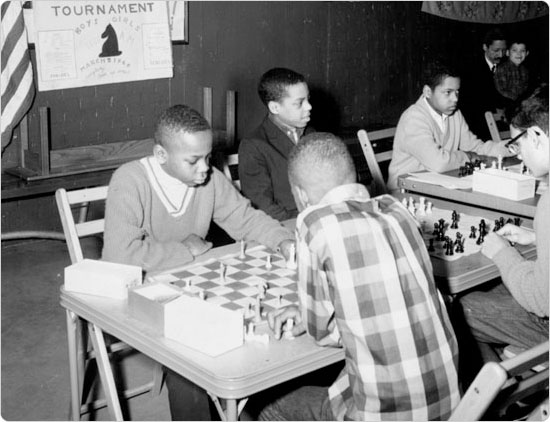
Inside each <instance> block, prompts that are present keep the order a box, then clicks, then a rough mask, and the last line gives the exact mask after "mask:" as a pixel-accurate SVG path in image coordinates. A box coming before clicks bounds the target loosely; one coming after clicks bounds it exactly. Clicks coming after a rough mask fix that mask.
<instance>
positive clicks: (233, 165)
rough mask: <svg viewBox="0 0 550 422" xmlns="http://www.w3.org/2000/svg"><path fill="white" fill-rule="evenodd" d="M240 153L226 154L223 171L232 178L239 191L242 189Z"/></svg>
mask: <svg viewBox="0 0 550 422" xmlns="http://www.w3.org/2000/svg"><path fill="white" fill-rule="evenodd" d="M238 167H239V154H229V155H226V156H225V159H224V161H223V173H224V174H225V176H226V177H227V178H228V179H229V180H231V182H232V183H233V186H235V187H236V188H237V189H238V190H239V191H240V190H241V181H240V180H239V172H238Z"/></svg>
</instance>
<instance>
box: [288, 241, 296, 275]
mask: <svg viewBox="0 0 550 422" xmlns="http://www.w3.org/2000/svg"><path fill="white" fill-rule="evenodd" d="M289 255H290V256H289V258H288V261H286V267H287V268H288V269H289V270H295V269H296V268H297V265H296V245H295V244H294V243H293V244H292V245H290V249H289Z"/></svg>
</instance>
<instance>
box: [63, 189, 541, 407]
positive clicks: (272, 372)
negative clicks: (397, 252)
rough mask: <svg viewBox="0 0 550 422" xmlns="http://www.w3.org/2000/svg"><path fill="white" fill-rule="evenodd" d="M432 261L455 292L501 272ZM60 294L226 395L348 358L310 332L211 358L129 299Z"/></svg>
mask: <svg viewBox="0 0 550 422" xmlns="http://www.w3.org/2000/svg"><path fill="white" fill-rule="evenodd" d="M415 198H416V199H417V198H418V195H416V196H415ZM433 204H434V207H438V208H443V209H449V210H457V211H459V212H463V213H468V214H470V215H479V216H480V217H483V218H491V219H495V218H498V217H500V216H504V217H505V218H507V217H508V216H510V215H507V214H503V213H501V212H493V211H488V210H484V209H480V208H476V207H472V206H465V205H462V204H456V203H453V202H449V201H444V200H434V202H433ZM293 223H294V220H291V221H289V222H285V225H287V226H291V225H293ZM522 225H526V226H527V227H532V221H531V220H525V221H523V222H522ZM251 246H253V245H251ZM518 249H520V252H522V254H523V255H524V256H526V257H527V258H532V257H534V256H536V250H535V247H534V246H529V247H523V246H520V247H519V248H518ZM238 251H239V244H238V243H233V244H230V245H226V246H222V247H218V248H215V249H212V250H210V251H208V252H207V253H205V254H204V255H203V256H202V257H201V260H200V261H197V262H194V263H192V264H191V265H195V264H197V263H198V262H202V261H206V260H209V259H211V258H220V257H222V256H225V255H227V254H230V253H237V252H238ZM432 264H433V268H434V275H435V276H436V280H437V282H438V284H443V285H440V288H442V289H443V290H447V291H448V292H450V293H457V292H460V291H463V290H465V289H468V288H470V287H473V286H476V285H478V284H480V283H483V282H486V281H489V280H491V279H493V278H495V277H497V276H498V275H499V272H498V268H497V267H496V266H495V265H494V264H493V263H492V261H491V260H489V259H488V258H486V257H485V256H483V255H482V254H481V253H480V252H478V253H475V254H472V255H468V256H464V257H462V258H460V259H458V260H455V261H445V260H441V259H437V258H433V259H432ZM180 268H181V267H180ZM175 270H176V269H174V270H172V271H175ZM169 272H171V271H164V273H169ZM157 274H158V273H157ZM60 299H61V305H62V306H63V307H65V308H67V309H69V310H71V311H73V312H75V313H76V314H77V315H79V316H80V317H82V318H84V319H85V320H87V321H89V322H91V323H93V324H96V325H97V326H98V327H100V328H102V329H103V330H104V331H105V332H107V333H110V334H112V335H114V336H116V337H117V338H119V339H121V340H122V341H124V342H126V343H128V344H129V345H131V346H132V347H134V348H136V349H138V350H140V351H141V352H143V353H145V354H147V355H149V356H150V357H152V358H153V359H155V360H157V361H158V362H160V363H161V364H163V365H165V366H167V367H169V368H171V369H173V370H174V371H176V372H178V373H180V374H182V375H183V376H185V377H186V378H188V379H189V380H191V381H192V382H194V383H196V384H198V385H200V386H201V387H203V388H204V389H206V390H208V391H210V392H211V393H213V394H215V395H216V396H218V397H222V398H228V399H231V398H243V397H248V396H249V395H251V394H254V393H257V392H259V391H262V390H265V389H267V388H269V387H272V386H274V385H277V384H280V383H282V382H285V381H287V380H290V379H293V378H296V377H298V376H300V375H303V374H306V373H309V372H312V371H314V370H316V369H319V368H322V367H325V366H328V365H330V364H332V363H335V362H338V361H340V360H342V359H343V358H344V352H343V350H342V349H338V348H326V347H319V346H317V345H316V344H315V342H314V340H313V339H312V338H311V337H310V336H307V335H303V336H300V337H297V338H295V339H293V340H286V339H282V340H275V339H274V338H273V337H272V336H271V338H270V341H269V343H268V344H261V343H256V342H252V343H245V344H244V345H243V346H242V347H239V348H237V349H234V350H232V351H229V352H227V353H225V354H223V355H220V356H217V357H211V356H208V355H206V354H203V353H201V352H199V351H196V350H193V349H191V348H189V347H186V346H184V345H182V344H181V343H178V342H176V341H173V340H169V339H166V338H165V337H164V336H162V335H159V333H158V332H157V331H155V330H154V329H153V328H152V327H150V326H147V325H146V324H143V323H142V322H140V321H138V320H137V319H134V318H132V317H131V316H130V315H129V309H128V304H127V300H119V299H109V298H104V297H99V296H92V295H86V294H78V293H73V292H66V291H65V290H64V289H63V288H61V298H60ZM260 328H262V327H260ZM268 331H269V330H268V328H267V327H263V332H268ZM258 332H260V333H261V332H262V331H258Z"/></svg>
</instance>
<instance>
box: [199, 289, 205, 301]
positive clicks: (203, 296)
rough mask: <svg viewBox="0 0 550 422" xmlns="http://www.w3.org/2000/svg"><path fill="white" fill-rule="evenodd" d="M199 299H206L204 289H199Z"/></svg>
mask: <svg viewBox="0 0 550 422" xmlns="http://www.w3.org/2000/svg"><path fill="white" fill-rule="evenodd" d="M199 299H200V300H205V299H206V296H205V295H204V290H201V291H200V292H199Z"/></svg>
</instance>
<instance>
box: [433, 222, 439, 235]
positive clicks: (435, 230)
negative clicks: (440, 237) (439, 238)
mask: <svg viewBox="0 0 550 422" xmlns="http://www.w3.org/2000/svg"><path fill="white" fill-rule="evenodd" d="M438 232H439V224H437V223H434V231H433V232H432V234H437V233H438Z"/></svg>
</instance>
